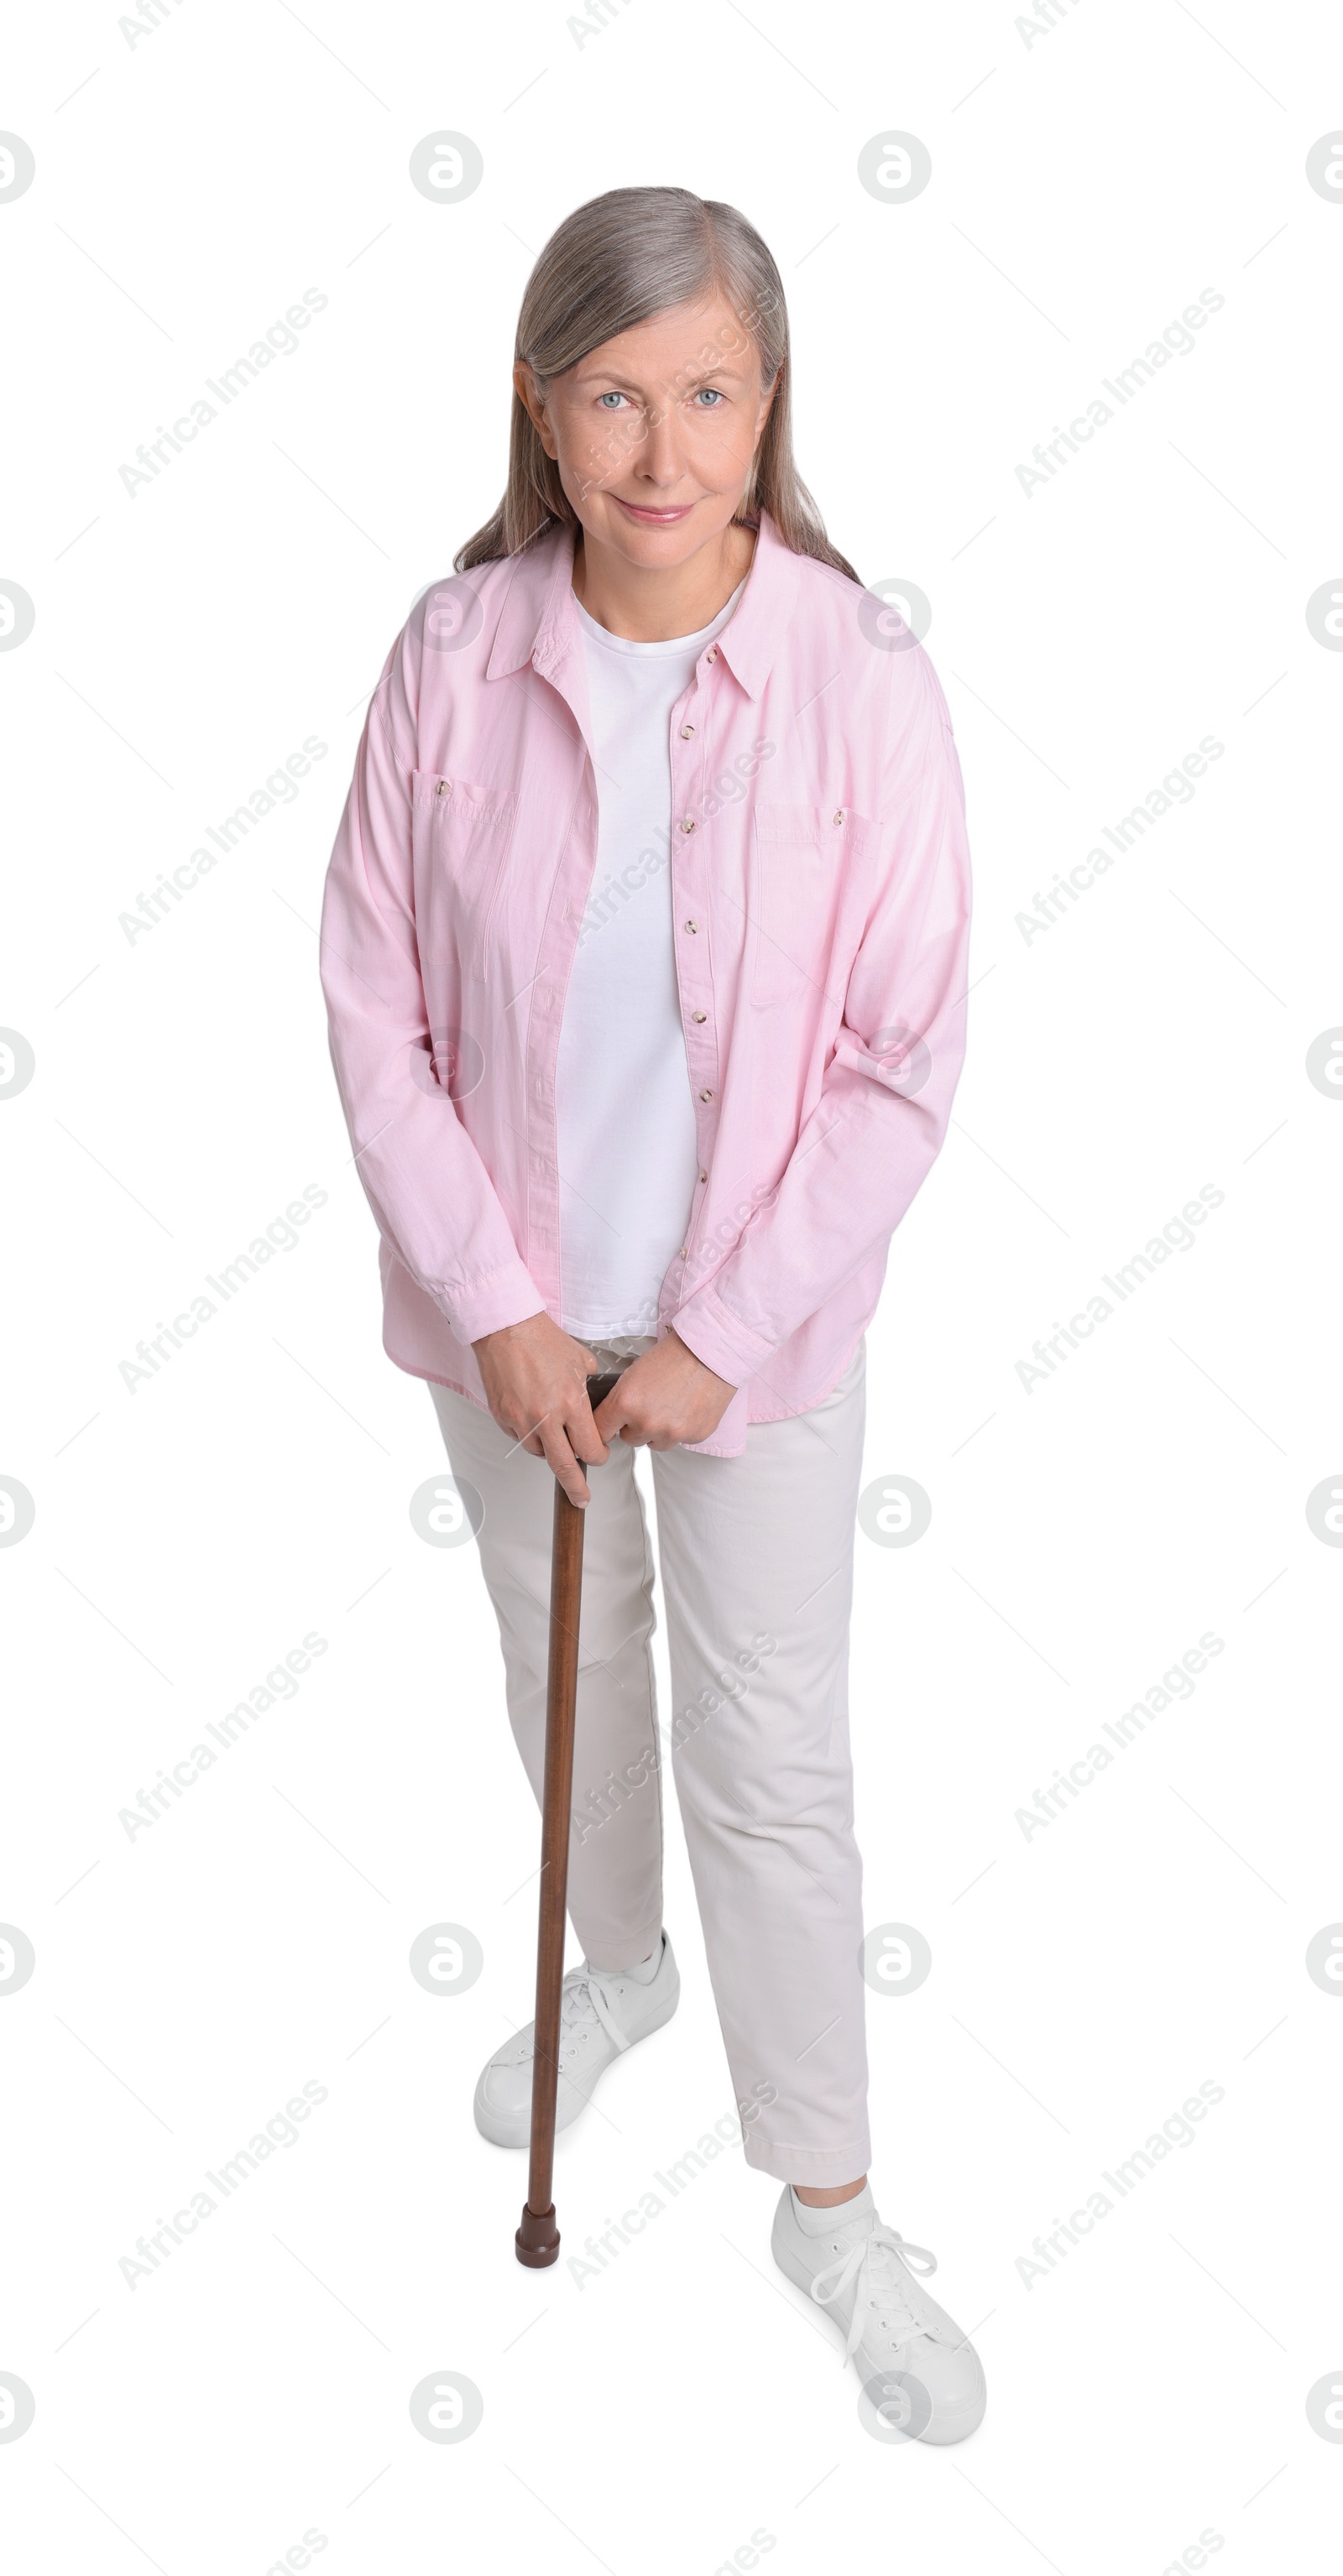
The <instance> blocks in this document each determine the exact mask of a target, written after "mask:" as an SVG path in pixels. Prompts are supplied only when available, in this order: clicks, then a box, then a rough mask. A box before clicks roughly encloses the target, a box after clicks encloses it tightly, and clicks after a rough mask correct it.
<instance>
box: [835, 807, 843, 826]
mask: <svg viewBox="0 0 1343 2576" xmlns="http://www.w3.org/2000/svg"><path fill="white" fill-rule="evenodd" d="M843 820H844V814H843V810H842V809H841V811H840V812H839V813H838V814H837V815H836V816H835V821H836V822H837V823H842V822H843Z"/></svg>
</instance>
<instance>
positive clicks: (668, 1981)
mask: <svg viewBox="0 0 1343 2576" xmlns="http://www.w3.org/2000/svg"><path fill="white" fill-rule="evenodd" d="M680 1997H681V1980H680V1976H679V1974H678V1972H677V1966H676V1961H675V1959H674V1958H673V1956H672V1945H671V1943H670V1941H669V1940H668V1938H667V1935H666V1933H665V1932H664V1933H663V1935H662V1956H661V1958H660V1960H659V1961H658V1966H657V1971H656V1974H655V1975H654V1976H653V1977H652V1979H651V1980H650V1982H649V1983H648V1984H647V1985H641V1984H640V1983H639V1982H638V1980H637V1979H636V1978H634V1977H631V1976H627V1975H626V1973H625V1971H624V1970H623V1969H621V1968H590V1967H589V1966H588V1963H587V1961H586V1959H585V1960H584V1962H583V1965H582V1967H581V1968H571V1969H570V1971H569V1974H568V1976H567V1977H566V1978H565V1980H564V1984H563V1986H562V1988H561V1990H560V2064H559V2074H558V2077H557V2080H556V2086H555V2127H556V2129H557V2130H559V2129H567V2128H568V2126H569V2123H570V2121H571V2120H576V2119H577V2118H578V2114H579V2112H580V2111H584V2110H586V2108H587V2106H588V2103H589V2102H590V2101H591V2099H592V2094H593V2091H594V2088H595V2086H596V2083H597V2080H598V2077H599V2076H602V2075H604V2074H605V2072H606V2069H607V2067H608V2066H610V2065H611V2064H612V2063H613V2061H614V2060H615V2059H616V2058H617V2057H619V2056H621V2055H623V2053H624V2051H625V2050H626V2049H627V2048H633V2046H634V2044H635V2042H636V2040H640V2039H647V2037H648V2035H649V2032H650V2031H654V2030H660V2029H661V2028H662V2025H663V2023H664V2021H670V2020H671V2017H672V2014H673V2013H674V2012H675V2010H676V2007H677V2004H678V2003H679V2001H680ZM535 2048H536V2024H535V2022H534V2021H529V2022H528V2024H527V2027H526V2029H525V2030H520V2031H519V2032H518V2035H517V2038H516V2039H512V2040H510V2041H509V2042H508V2044H507V2046H506V2047H504V2048H500V2049H496V2051H495V2054H494V2056H493V2057H492V2058H491V2059H490V2061H489V2063H488V2065H487V2066H485V2067H483V2068H482V2070H481V2077H480V2082H479V2083H478V2085H477V2086H476V2102H475V2112H476V2127H477V2128H478V2129H479V2131H480V2134H481V2136H482V2138H492V2139H493V2141H494V2144H495V2146H496V2147H525V2146H527V2145H528V2143H529V2141H530V2138H531V2128H532V2058H533V2055H534V2053H535Z"/></svg>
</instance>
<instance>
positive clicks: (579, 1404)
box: [471, 1314, 611, 1504]
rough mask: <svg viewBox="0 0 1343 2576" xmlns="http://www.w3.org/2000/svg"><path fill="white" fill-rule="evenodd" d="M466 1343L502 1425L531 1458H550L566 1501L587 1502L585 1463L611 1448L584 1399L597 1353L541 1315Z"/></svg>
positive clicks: (600, 1463) (601, 1459)
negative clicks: (598, 1428)
mask: <svg viewBox="0 0 1343 2576" xmlns="http://www.w3.org/2000/svg"><path fill="white" fill-rule="evenodd" d="M471 1347H472V1349H473V1350H474V1352H475V1354H476V1358H477V1359H478V1361H479V1362H480V1374H481V1376H482V1378H483V1379H484V1381H485V1396H486V1400H487V1402H488V1404H489V1408H490V1411H491V1413H492V1414H493V1416H494V1419H495V1421H496V1422H497V1423H498V1425H499V1428H500V1430H501V1431H506V1432H507V1433H508V1434H509V1436H510V1438H511V1439H513V1440H515V1441H517V1443H518V1445H519V1446H520V1447H521V1448H523V1449H525V1450H526V1451H527V1453H528V1455H529V1457H532V1458H544V1459H545V1460H546V1461H547V1463H548V1465H549V1466H551V1467H552V1468H553V1469H554V1472H555V1474H556V1476H557V1477H558V1479H559V1481H560V1483H561V1484H562V1485H563V1487H564V1490H565V1492H566V1494H567V1495H568V1497H569V1500H570V1502H571V1503H579V1504H582V1503H586V1502H587V1501H588V1500H589V1499H590V1498H589V1492H588V1485H587V1479H586V1478H585V1476H584V1474H583V1465H587V1466H597V1467H604V1466H605V1464H606V1461H607V1459H608V1457H609V1456H610V1454H611V1453H610V1451H609V1449H608V1448H607V1446H606V1443H605V1441H604V1440H603V1439H602V1438H601V1436H600V1434H599V1432H598V1430H597V1428H596V1425H595V1423H594V1422H593V1419H592V1407H591V1405H590V1404H589V1402H588V1391H587V1385H586V1380H587V1379H588V1378H589V1377H594V1376H595V1375H596V1374H597V1360H596V1356H595V1354H594V1353H593V1352H592V1351H590V1350H588V1349H587V1348H586V1347H585V1345H584V1344H583V1343H582V1342H576V1341H575V1340H574V1338H573V1336H572V1334H570V1333H566V1332H564V1331H563V1330H562V1328H561V1326H560V1325H558V1324H556V1323H553V1322H552V1320H551V1318H550V1316H549V1315H546V1314H541V1315H528V1316H527V1317H526V1319H525V1321H524V1322H522V1323H521V1324H505V1325H504V1326H503V1328H502V1330H501V1331H499V1332H497V1333H482V1335H481V1337H480V1340H479V1341H478V1342H473V1343H472V1345H471ZM580 1461H582V1462H583V1463H582V1464H580V1463H579V1462H580Z"/></svg>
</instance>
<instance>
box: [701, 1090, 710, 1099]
mask: <svg viewBox="0 0 1343 2576" xmlns="http://www.w3.org/2000/svg"><path fill="white" fill-rule="evenodd" d="M700 1098H701V1100H712V1098H713V1093H712V1092H711V1091H702V1092H701V1093H700Z"/></svg>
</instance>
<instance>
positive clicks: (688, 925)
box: [686, 921, 699, 930]
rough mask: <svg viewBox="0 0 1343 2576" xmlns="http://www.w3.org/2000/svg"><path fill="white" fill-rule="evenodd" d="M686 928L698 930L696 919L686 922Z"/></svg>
mask: <svg viewBox="0 0 1343 2576" xmlns="http://www.w3.org/2000/svg"><path fill="white" fill-rule="evenodd" d="M686 928H687V930H698V928H699V923H698V922H697V921H688V922H687V923H686Z"/></svg>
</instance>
